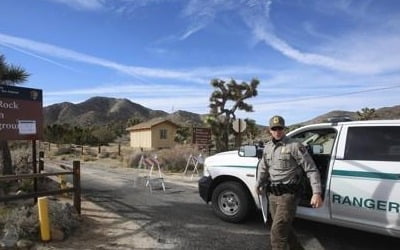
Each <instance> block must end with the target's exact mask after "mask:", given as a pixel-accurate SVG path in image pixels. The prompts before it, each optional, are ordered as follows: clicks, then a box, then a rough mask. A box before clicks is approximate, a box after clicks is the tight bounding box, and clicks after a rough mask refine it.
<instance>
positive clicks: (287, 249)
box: [268, 193, 304, 250]
mask: <svg viewBox="0 0 400 250" xmlns="http://www.w3.org/2000/svg"><path fill="white" fill-rule="evenodd" d="M268 199H269V208H270V212H271V216H272V226H271V235H270V236H271V247H272V249H273V250H294V249H296V250H297V249H304V248H303V247H302V246H301V244H300V242H299V241H298V239H297V237H296V234H295V233H294V230H293V227H292V223H293V219H294V217H295V215H296V208H297V204H298V203H299V201H300V199H299V197H298V195H295V194H291V193H286V194H282V195H279V196H276V195H273V194H271V193H270V194H269V195H268Z"/></svg>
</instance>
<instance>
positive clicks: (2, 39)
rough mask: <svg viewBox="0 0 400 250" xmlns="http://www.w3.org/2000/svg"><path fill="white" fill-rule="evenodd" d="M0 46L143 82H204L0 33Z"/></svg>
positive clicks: (188, 74)
mask: <svg viewBox="0 0 400 250" xmlns="http://www.w3.org/2000/svg"><path fill="white" fill-rule="evenodd" d="M0 44H2V45H5V46H9V47H11V48H14V47H17V48H22V49H25V50H29V51H33V52H35V53H39V54H42V55H47V56H49V57H56V58H60V59H68V60H72V61H76V62H82V63H88V64H93V65H97V66H102V67H106V68H109V69H113V70H117V71H119V72H122V73H125V74H129V75H131V76H133V77H136V78H138V79H140V80H143V77H151V78H166V79H180V80H187V81H192V82H193V81H194V82H204V79H202V78H198V77H196V76H195V75H193V74H192V73H191V72H186V71H174V70H166V69H157V68H145V67H135V66H129V65H123V64H120V63H117V62H113V61H110V60H106V59H102V58H98V57H94V56H90V55H86V54H83V53H80V52H76V51H73V50H70V49H65V48H60V47H57V46H54V45H51V44H47V43H41V42H36V41H32V40H28V39H24V38H19V37H15V36H9V35H6V34H2V33H0Z"/></svg>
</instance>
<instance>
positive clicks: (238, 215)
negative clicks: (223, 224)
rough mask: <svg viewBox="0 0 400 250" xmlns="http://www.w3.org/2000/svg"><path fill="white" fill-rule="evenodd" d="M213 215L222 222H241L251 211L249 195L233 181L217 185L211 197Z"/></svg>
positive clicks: (241, 186)
mask: <svg viewBox="0 0 400 250" xmlns="http://www.w3.org/2000/svg"><path fill="white" fill-rule="evenodd" d="M211 202H212V207H213V210H214V213H215V214H216V215H217V216H218V217H219V218H221V219H222V220H224V221H228V222H233V223H238V222H241V221H243V220H244V219H245V218H246V217H247V215H248V214H249V211H250V210H251V202H250V200H249V195H248V193H247V192H246V190H245V189H244V187H243V185H241V184H240V183H238V182H235V181H229V182H222V183H221V184H219V185H218V186H217V187H216V188H215V190H214V192H213V193H212V197H211Z"/></svg>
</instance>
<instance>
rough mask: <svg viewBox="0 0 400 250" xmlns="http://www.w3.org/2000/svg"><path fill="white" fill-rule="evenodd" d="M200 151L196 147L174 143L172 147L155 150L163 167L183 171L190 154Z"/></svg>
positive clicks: (197, 153)
mask: <svg viewBox="0 0 400 250" xmlns="http://www.w3.org/2000/svg"><path fill="white" fill-rule="evenodd" d="M200 153H201V151H199V150H198V149H196V148H193V147H191V146H186V145H176V146H175V147H174V148H172V149H162V150H159V151H158V152H157V157H158V160H159V161H160V164H161V165H162V167H163V169H164V170H166V171H170V172H183V171H184V170H185V167H186V164H187V161H188V159H189V156H190V155H193V156H196V157H197V156H198V155H199V154H200Z"/></svg>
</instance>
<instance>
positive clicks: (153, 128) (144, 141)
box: [126, 118, 179, 149]
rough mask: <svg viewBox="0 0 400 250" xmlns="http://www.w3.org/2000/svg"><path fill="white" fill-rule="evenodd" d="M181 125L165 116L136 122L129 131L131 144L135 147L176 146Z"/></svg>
mask: <svg viewBox="0 0 400 250" xmlns="http://www.w3.org/2000/svg"><path fill="white" fill-rule="evenodd" d="M178 127H179V125H177V124H175V123H173V122H172V121H170V120H167V119H164V118H155V119H151V120H149V121H146V122H142V123H139V124H136V125H135V126H132V127H129V128H127V129H126V130H127V131H129V137H130V142H131V143H130V145H131V147H133V148H142V149H161V148H172V147H173V146H175V140H174V139H175V135H176V130H177V128H178Z"/></svg>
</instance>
